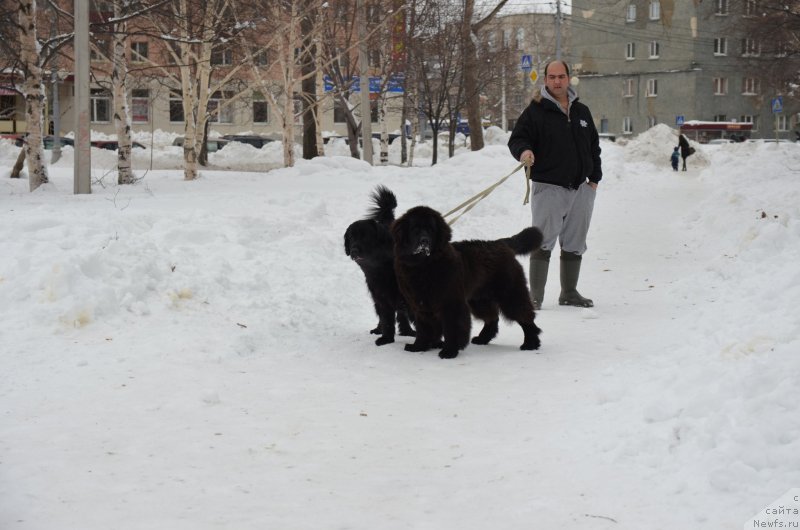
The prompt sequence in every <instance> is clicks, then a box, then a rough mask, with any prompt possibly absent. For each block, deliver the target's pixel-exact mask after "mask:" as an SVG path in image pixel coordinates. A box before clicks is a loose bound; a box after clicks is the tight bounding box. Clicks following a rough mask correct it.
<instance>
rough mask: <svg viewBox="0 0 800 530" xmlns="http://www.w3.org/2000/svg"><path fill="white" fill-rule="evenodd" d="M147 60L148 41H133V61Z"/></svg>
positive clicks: (141, 61)
mask: <svg viewBox="0 0 800 530" xmlns="http://www.w3.org/2000/svg"><path fill="white" fill-rule="evenodd" d="M146 60H147V43H146V42H132V43H131V62H132V63H143V62H145V61H146Z"/></svg>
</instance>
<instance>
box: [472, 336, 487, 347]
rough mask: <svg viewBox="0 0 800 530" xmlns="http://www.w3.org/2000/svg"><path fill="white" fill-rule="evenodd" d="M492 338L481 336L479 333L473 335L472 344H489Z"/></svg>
mask: <svg viewBox="0 0 800 530" xmlns="http://www.w3.org/2000/svg"><path fill="white" fill-rule="evenodd" d="M490 340H492V339H486V338H484V337H481V336H480V335H477V336H475V337H472V344H481V345H483V344H489V341H490Z"/></svg>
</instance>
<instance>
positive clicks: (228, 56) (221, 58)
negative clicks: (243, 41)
mask: <svg viewBox="0 0 800 530" xmlns="http://www.w3.org/2000/svg"><path fill="white" fill-rule="evenodd" d="M211 64H212V65H214V66H230V65H232V64H233V50H230V49H228V50H217V51H213V52H211Z"/></svg>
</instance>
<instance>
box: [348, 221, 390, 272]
mask: <svg viewBox="0 0 800 530" xmlns="http://www.w3.org/2000/svg"><path fill="white" fill-rule="evenodd" d="M391 251H392V237H391V235H390V234H389V230H388V229H387V228H386V227H385V226H384V225H382V224H381V223H379V222H378V221H374V220H372V219H363V220H361V221H356V222H354V223H352V224H351V225H350V226H348V227H347V230H345V232H344V253H345V254H347V255H348V256H350V259H352V260H353V261H355V262H356V263H358V264H359V265H369V264H371V263H373V262H376V261H378V260H379V259H381V258H385V257H386V255H387V253H389V254H391Z"/></svg>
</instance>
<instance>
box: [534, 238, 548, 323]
mask: <svg viewBox="0 0 800 530" xmlns="http://www.w3.org/2000/svg"><path fill="white" fill-rule="evenodd" d="M549 268H550V251H549V250H542V249H538V250H536V251H535V252H534V253H533V254H531V269H530V282H531V302H533V308H534V309H536V310H537V311H538V310H539V309H541V308H542V301H543V300H544V286H545V284H546V283H547V270H548V269H549Z"/></svg>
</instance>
